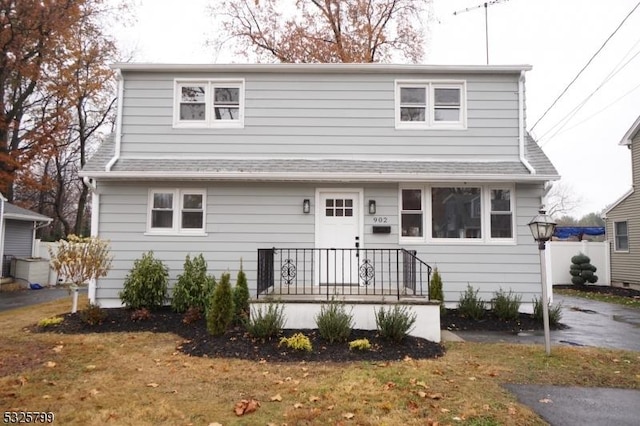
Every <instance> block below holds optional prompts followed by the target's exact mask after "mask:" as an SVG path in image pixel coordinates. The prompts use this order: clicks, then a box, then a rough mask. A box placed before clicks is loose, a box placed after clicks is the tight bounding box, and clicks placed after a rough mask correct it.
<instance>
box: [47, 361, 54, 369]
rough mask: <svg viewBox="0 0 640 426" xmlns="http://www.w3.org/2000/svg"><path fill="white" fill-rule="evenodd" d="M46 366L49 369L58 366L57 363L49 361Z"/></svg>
mask: <svg viewBox="0 0 640 426" xmlns="http://www.w3.org/2000/svg"><path fill="white" fill-rule="evenodd" d="M44 366H45V367H47V368H53V367H55V366H56V363H55V362H53V361H47V362H46V363H45V365H44Z"/></svg>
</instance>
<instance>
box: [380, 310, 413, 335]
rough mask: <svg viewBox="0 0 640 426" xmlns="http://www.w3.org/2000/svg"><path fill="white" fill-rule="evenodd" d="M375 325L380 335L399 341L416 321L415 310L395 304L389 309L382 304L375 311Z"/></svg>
mask: <svg viewBox="0 0 640 426" xmlns="http://www.w3.org/2000/svg"><path fill="white" fill-rule="evenodd" d="M375 316H376V326H377V328H378V331H379V332H380V335H381V336H382V337H384V338H386V339H391V340H395V341H397V342H399V341H401V340H402V339H404V338H405V337H406V335H407V334H409V332H410V331H411V330H412V329H413V325H414V324H415V322H416V314H415V312H411V310H410V309H409V308H408V307H406V306H399V305H395V306H394V307H393V308H391V307H389V310H385V308H384V306H383V307H381V308H380V310H378V311H376V313H375Z"/></svg>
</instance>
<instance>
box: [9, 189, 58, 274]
mask: <svg viewBox="0 0 640 426" xmlns="http://www.w3.org/2000/svg"><path fill="white" fill-rule="evenodd" d="M1 196H2V195H0V197H1ZM0 216H1V223H2V224H1V225H0V236H1V240H2V241H1V242H0V244H1V246H0V254H2V277H8V276H9V275H10V272H11V271H10V269H11V262H12V260H13V259H17V258H30V257H32V256H33V255H34V248H35V245H36V230H37V228H38V227H40V226H43V225H46V224H48V223H50V222H51V221H52V219H51V218H50V217H47V216H44V215H41V214H38V213H34V212H32V211H29V210H27V209H23V208H22V207H18V206H16V205H13V204H10V203H8V202H6V201H5V200H2V208H0ZM14 264H15V263H14Z"/></svg>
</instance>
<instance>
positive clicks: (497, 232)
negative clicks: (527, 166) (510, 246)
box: [489, 188, 513, 239]
mask: <svg viewBox="0 0 640 426" xmlns="http://www.w3.org/2000/svg"><path fill="white" fill-rule="evenodd" d="M489 192H490V197H491V206H490V210H491V211H490V216H491V219H490V220H489V226H490V228H491V239H503V238H507V239H512V238H513V205H512V203H511V189H507V188H500V189H497V188H490V189H489Z"/></svg>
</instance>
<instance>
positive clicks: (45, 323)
mask: <svg viewBox="0 0 640 426" xmlns="http://www.w3.org/2000/svg"><path fill="white" fill-rule="evenodd" d="M63 320H64V318H62V317H50V318H42V319H41V320H40V321H38V327H42V328H46V327H53V326H56V325H58V324H60V323H62V321H63Z"/></svg>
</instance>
